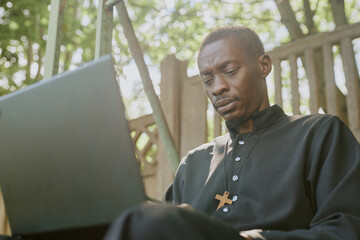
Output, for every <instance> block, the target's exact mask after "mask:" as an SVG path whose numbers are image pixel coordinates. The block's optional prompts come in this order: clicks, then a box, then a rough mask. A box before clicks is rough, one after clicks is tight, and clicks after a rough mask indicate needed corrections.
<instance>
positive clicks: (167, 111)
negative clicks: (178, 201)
mask: <svg viewBox="0 0 360 240" xmlns="http://www.w3.org/2000/svg"><path fill="white" fill-rule="evenodd" d="M186 66H187V64H186V62H181V61H179V60H177V59H176V58H175V56H174V55H170V56H167V57H166V58H165V59H164V60H163V61H162V62H161V66H160V69H161V83H160V89H161V95H160V103H161V107H162V109H163V112H164V116H165V119H166V122H167V125H168V127H169V130H170V133H171V136H172V139H173V141H174V145H175V148H176V150H177V151H178V152H179V149H180V128H181V126H180V118H181V105H180V101H181V92H182V87H181V79H182V77H183V76H184V75H186ZM173 177H174V174H173V172H172V171H171V165H170V162H169V159H168V156H167V154H166V145H165V143H164V141H159V144H158V170H157V180H158V197H159V198H161V196H162V195H163V194H164V192H165V191H166V189H167V188H168V186H169V185H170V183H171V182H172V181H173Z"/></svg>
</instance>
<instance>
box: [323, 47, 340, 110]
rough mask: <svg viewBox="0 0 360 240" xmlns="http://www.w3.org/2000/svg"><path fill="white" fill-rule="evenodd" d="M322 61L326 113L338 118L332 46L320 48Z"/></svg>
mask: <svg viewBox="0 0 360 240" xmlns="http://www.w3.org/2000/svg"><path fill="white" fill-rule="evenodd" d="M322 51H323V59H324V76H325V95H326V110H327V113H329V114H332V115H336V116H339V114H340V109H339V104H338V102H337V98H336V88H337V87H336V83H335V74H334V58H333V53H332V45H331V44H330V43H326V44H324V45H323V47H322Z"/></svg>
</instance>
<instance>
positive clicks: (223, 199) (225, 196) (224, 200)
mask: <svg viewBox="0 0 360 240" xmlns="http://www.w3.org/2000/svg"><path fill="white" fill-rule="evenodd" d="M215 199H216V200H219V201H220V202H219V205H218V207H217V209H216V210H218V209H219V208H221V207H222V206H224V205H225V203H227V204H229V205H231V204H232V203H233V201H232V200H231V199H230V198H229V192H228V191H225V192H224V194H223V195H222V196H221V195H219V194H216V196H215Z"/></svg>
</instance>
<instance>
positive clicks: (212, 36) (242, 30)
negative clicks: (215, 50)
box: [199, 26, 265, 58]
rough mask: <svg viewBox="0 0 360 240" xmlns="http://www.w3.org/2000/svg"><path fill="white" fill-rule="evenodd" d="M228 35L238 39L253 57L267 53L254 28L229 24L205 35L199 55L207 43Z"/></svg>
mask: <svg viewBox="0 0 360 240" xmlns="http://www.w3.org/2000/svg"><path fill="white" fill-rule="evenodd" d="M228 37H233V38H235V39H237V40H238V41H239V42H240V44H241V46H242V48H243V50H244V51H246V52H247V53H248V54H249V56H251V57H255V58H257V57H259V56H261V55H263V54H264V53H265V51H264V46H263V44H262V42H261V40H260V38H259V36H258V35H257V34H256V33H255V32H254V31H253V30H251V29H250V28H248V27H244V26H227V27H221V28H218V29H216V30H214V31H212V32H211V33H209V34H208V35H207V36H206V37H205V39H204V40H203V41H202V43H201V45H200V48H199V55H200V53H201V51H202V49H203V48H204V46H205V45H207V44H209V43H213V42H216V41H218V40H220V39H224V38H228Z"/></svg>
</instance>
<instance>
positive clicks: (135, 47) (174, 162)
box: [116, 1, 180, 172]
mask: <svg viewBox="0 0 360 240" xmlns="http://www.w3.org/2000/svg"><path fill="white" fill-rule="evenodd" d="M116 10H117V12H118V14H119V18H120V22H121V24H122V26H123V29H124V33H125V37H126V38H127V40H128V43H129V47H130V51H131V54H132V56H133V57H134V60H135V63H136V66H137V68H138V69H139V73H140V76H141V80H142V83H143V85H144V90H145V93H146V96H147V97H148V99H149V102H150V105H151V108H152V110H153V114H154V119H155V123H156V125H157V127H158V131H159V134H160V138H161V140H162V142H163V144H164V146H165V150H166V154H167V156H168V159H169V161H170V165H171V168H172V170H173V172H176V170H177V167H178V165H179V162H180V161H179V154H178V152H177V151H176V148H175V144H174V140H173V139H172V137H171V134H170V131H169V127H168V126H167V123H166V120H165V116H164V112H163V110H162V109H161V106H160V101H159V98H158V96H157V95H156V93H155V90H154V86H153V84H152V81H151V78H150V75H149V70H148V68H147V66H146V64H145V61H144V55H143V53H142V51H141V47H140V44H139V41H138V40H137V37H136V35H135V32H134V29H133V26H132V24H131V21H130V18H129V15H128V13H127V10H126V7H125V4H124V2H123V1H121V2H120V3H118V4H117V5H116Z"/></svg>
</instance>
